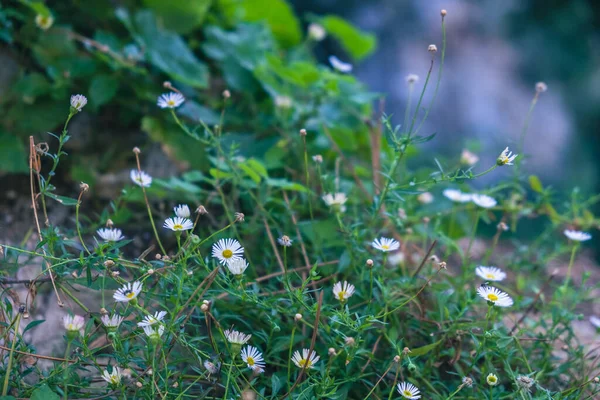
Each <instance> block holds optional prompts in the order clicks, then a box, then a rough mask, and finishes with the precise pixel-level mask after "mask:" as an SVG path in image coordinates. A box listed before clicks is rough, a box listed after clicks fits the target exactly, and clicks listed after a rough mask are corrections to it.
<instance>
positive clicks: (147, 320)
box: [137, 311, 167, 328]
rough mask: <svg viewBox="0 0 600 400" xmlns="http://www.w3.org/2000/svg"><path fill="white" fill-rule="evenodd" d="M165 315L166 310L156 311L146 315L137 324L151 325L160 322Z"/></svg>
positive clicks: (140, 325)
mask: <svg viewBox="0 0 600 400" xmlns="http://www.w3.org/2000/svg"><path fill="white" fill-rule="evenodd" d="M166 315H167V312H166V311H157V312H155V313H154V315H146V316H145V317H144V319H143V320H142V321H141V322H138V323H137V326H139V327H140V328H145V327H147V326H152V325H155V324H160V323H161V322H162V320H163V319H165V316H166Z"/></svg>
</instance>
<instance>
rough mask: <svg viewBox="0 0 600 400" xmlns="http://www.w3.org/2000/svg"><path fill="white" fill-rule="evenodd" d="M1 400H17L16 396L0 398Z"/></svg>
mask: <svg viewBox="0 0 600 400" xmlns="http://www.w3.org/2000/svg"><path fill="white" fill-rule="evenodd" d="M0 400H17V398H16V397H14V396H0Z"/></svg>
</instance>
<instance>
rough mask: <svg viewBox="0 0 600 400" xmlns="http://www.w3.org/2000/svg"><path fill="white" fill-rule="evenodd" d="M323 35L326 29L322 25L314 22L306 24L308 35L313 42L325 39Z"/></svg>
mask: <svg viewBox="0 0 600 400" xmlns="http://www.w3.org/2000/svg"><path fill="white" fill-rule="evenodd" d="M325 36H327V31H326V30H325V28H323V26H322V25H319V24H316V23H314V22H313V23H312V24H310V25H308V37H309V38H311V39H312V40H314V41H315V42H320V41H321V40H323V39H325Z"/></svg>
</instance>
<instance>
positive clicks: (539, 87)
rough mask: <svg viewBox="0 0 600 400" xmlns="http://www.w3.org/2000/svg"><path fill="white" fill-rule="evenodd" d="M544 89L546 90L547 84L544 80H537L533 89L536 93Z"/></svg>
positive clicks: (542, 91)
mask: <svg viewBox="0 0 600 400" xmlns="http://www.w3.org/2000/svg"><path fill="white" fill-rule="evenodd" d="M546 90H548V85H546V84H545V83H544V82H538V83H536V84H535V91H536V92H538V93H544V92H545V91H546Z"/></svg>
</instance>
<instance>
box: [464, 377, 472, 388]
mask: <svg viewBox="0 0 600 400" xmlns="http://www.w3.org/2000/svg"><path fill="white" fill-rule="evenodd" d="M462 384H463V385H464V386H466V387H472V386H473V379H471V378H470V377H468V376H465V377H464V378H462Z"/></svg>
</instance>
